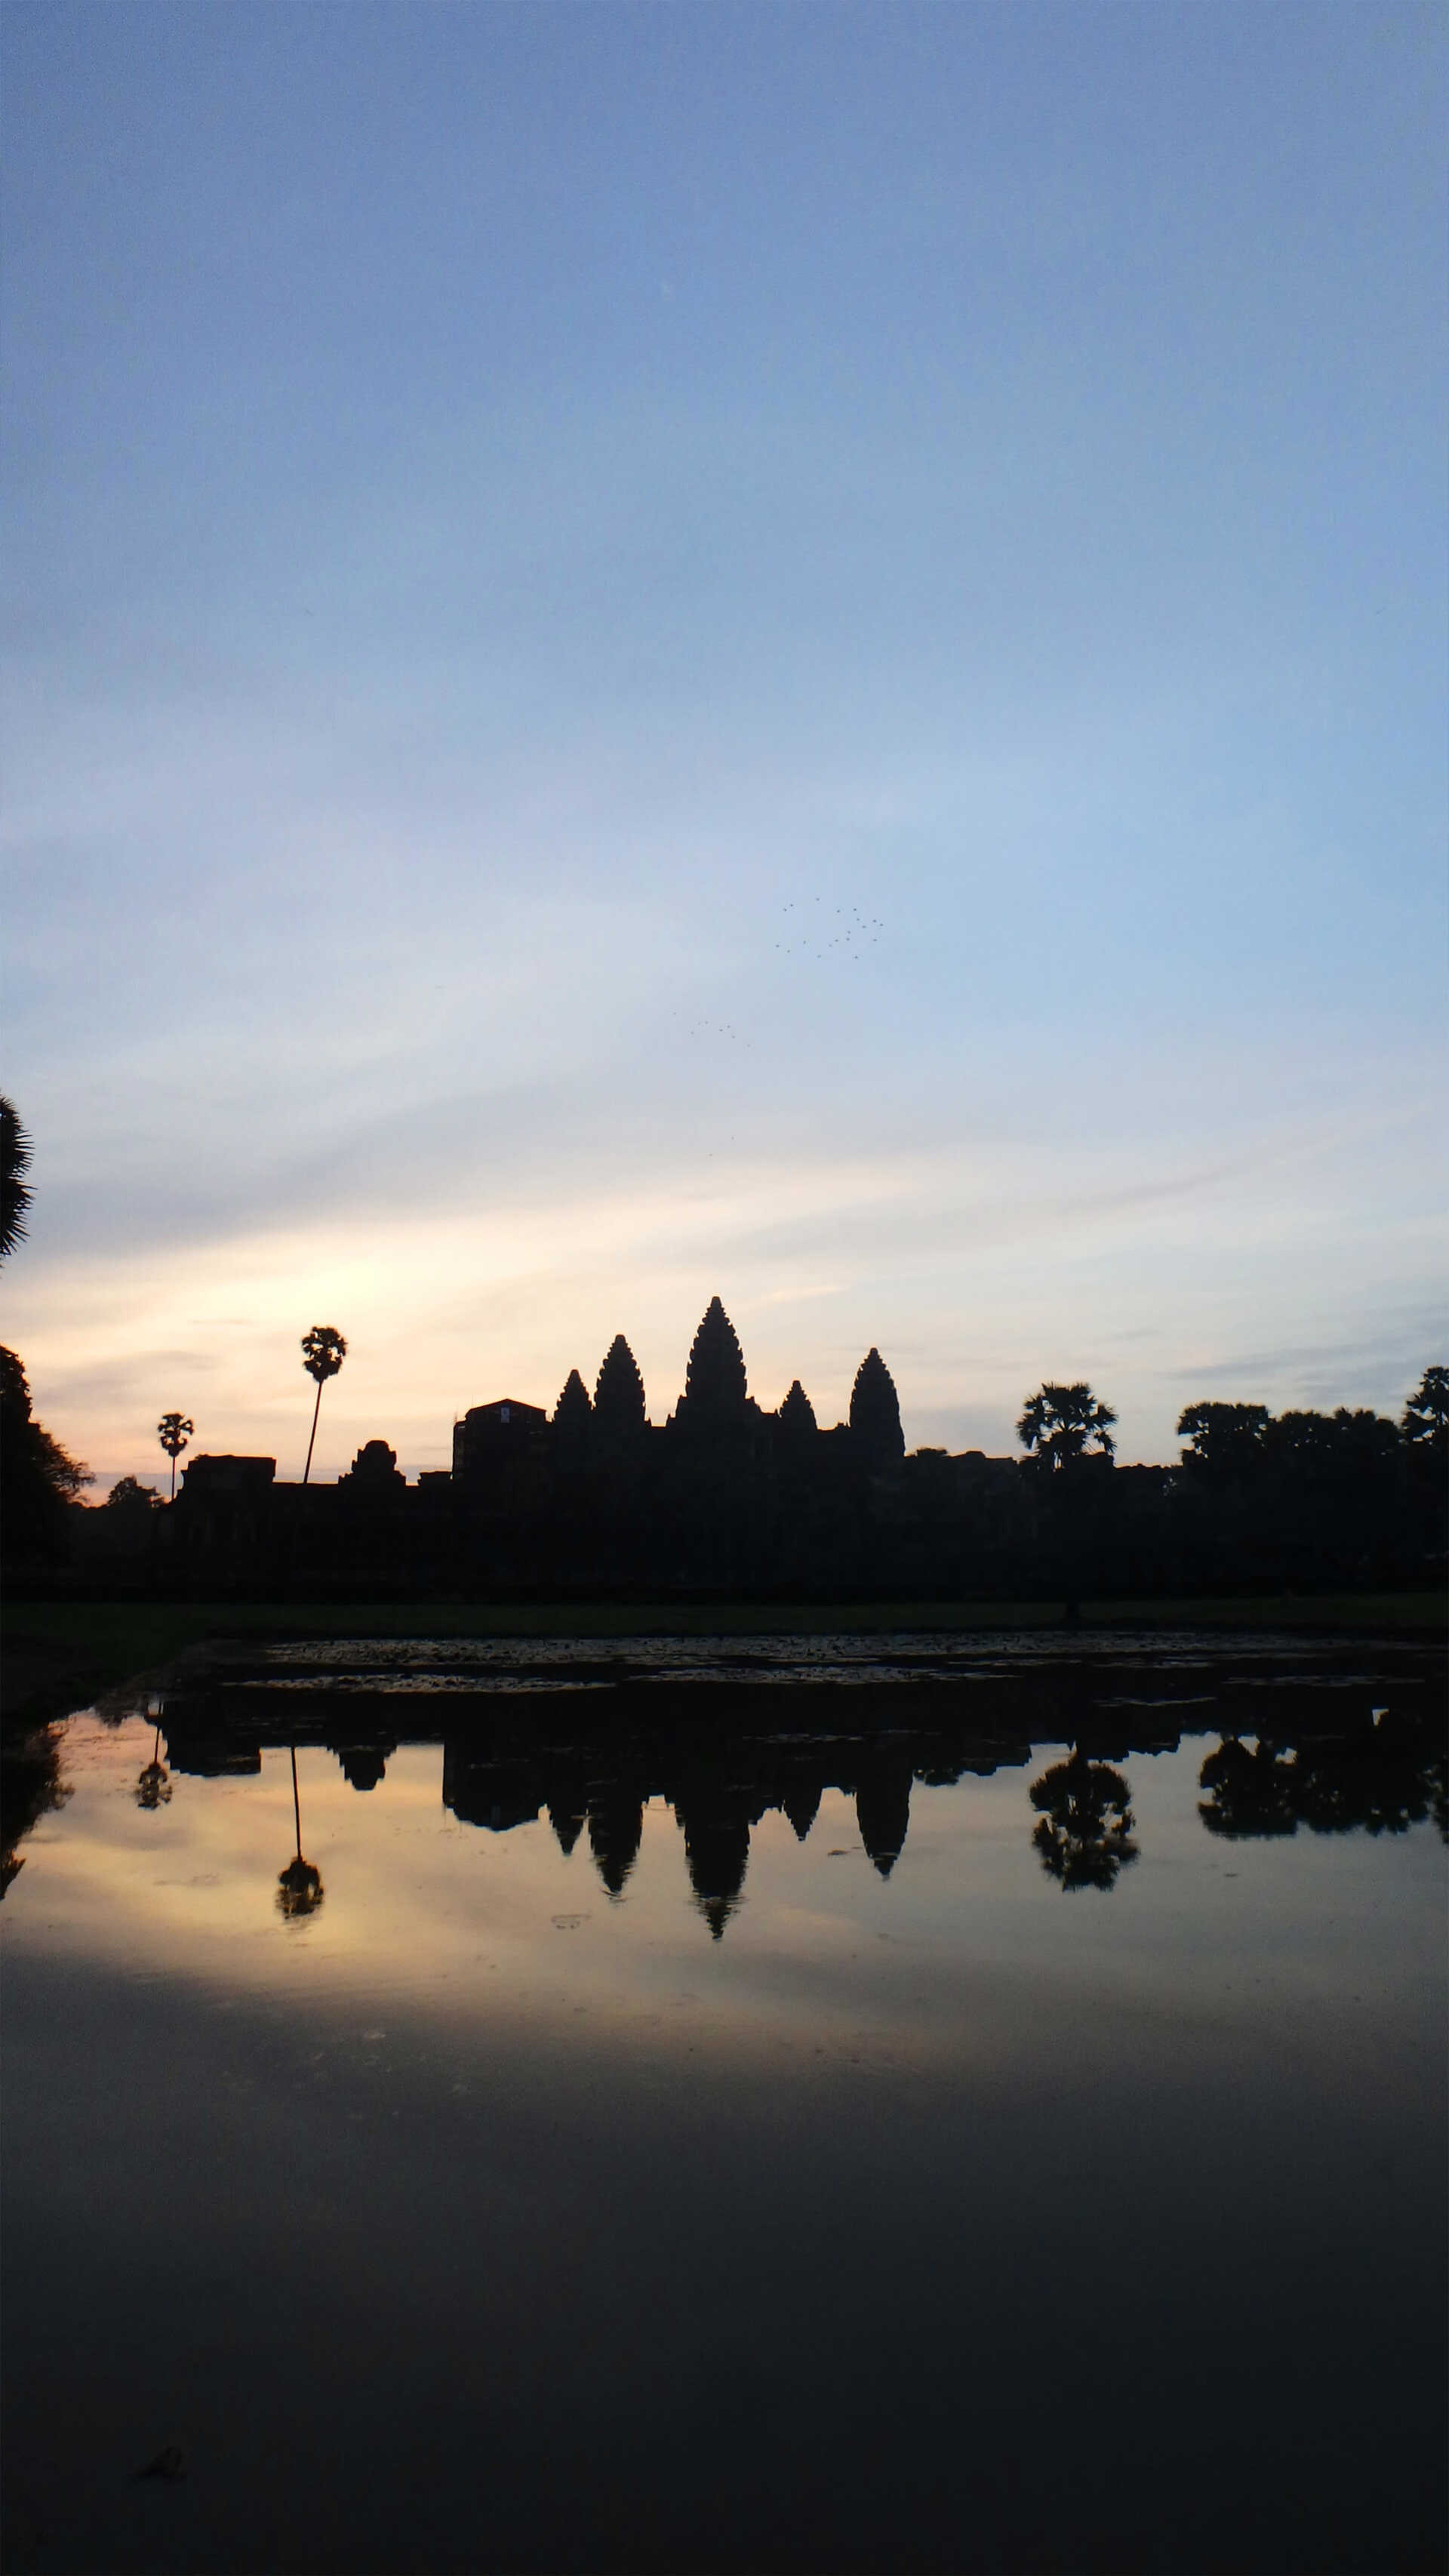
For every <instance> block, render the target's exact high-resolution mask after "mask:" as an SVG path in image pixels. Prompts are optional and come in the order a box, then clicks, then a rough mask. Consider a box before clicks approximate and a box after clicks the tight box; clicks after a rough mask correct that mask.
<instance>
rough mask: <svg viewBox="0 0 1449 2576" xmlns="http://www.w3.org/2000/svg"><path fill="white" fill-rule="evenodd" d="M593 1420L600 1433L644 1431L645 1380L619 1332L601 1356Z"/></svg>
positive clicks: (595, 1390)
mask: <svg viewBox="0 0 1449 2576" xmlns="http://www.w3.org/2000/svg"><path fill="white" fill-rule="evenodd" d="M594 1419H595V1421H596V1422H597V1423H598V1426H599V1429H600V1430H601V1431H613V1432H629V1431H642V1430H643V1429H644V1420H645V1417H644V1380H643V1379H642V1377H641V1376H640V1375H639V1365H638V1362H637V1361H636V1359H635V1357H634V1354H633V1352H632V1351H631V1350H630V1348H629V1345H628V1343H627V1342H626V1341H625V1339H624V1336H623V1334H622V1333H616V1334H615V1335H614V1338H613V1340H612V1341H611V1343H610V1344H609V1347H608V1349H607V1351H606V1352H605V1353H604V1364H603V1367H602V1368H601V1369H600V1371H599V1382H598V1384H597V1386H596V1387H595V1389H594Z"/></svg>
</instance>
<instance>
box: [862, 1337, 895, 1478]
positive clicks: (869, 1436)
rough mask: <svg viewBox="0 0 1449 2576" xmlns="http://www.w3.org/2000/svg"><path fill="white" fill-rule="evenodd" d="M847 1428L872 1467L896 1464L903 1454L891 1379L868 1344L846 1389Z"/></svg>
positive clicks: (887, 1370)
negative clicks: (847, 1400) (852, 1382)
mask: <svg viewBox="0 0 1449 2576" xmlns="http://www.w3.org/2000/svg"><path fill="white" fill-rule="evenodd" d="M850 1428H851V1430H852V1432H853V1433H854V1435H855V1439H856V1442H857V1444H858V1445H859V1447H860V1448H861V1449H862V1450H863V1451H864V1453H865V1456H866V1458H867V1459H868V1461H869V1463H870V1464H871V1466H873V1467H896V1466H899V1464H900V1462H901V1460H902V1458H904V1456H905V1454H906V1443H905V1434H904V1433H903V1432H902V1430H901V1408H900V1401H899V1399H898V1397H897V1395H896V1387H895V1380H894V1378H893V1377H892V1376H891V1373H890V1370H889V1369H888V1368H887V1367H886V1364H885V1361H884V1360H883V1359H882V1358H881V1355H880V1353H879V1351H878V1350H876V1349H875V1348H874V1346H873V1345H872V1347H871V1349H870V1350H868V1351H867V1352H866V1355H865V1357H864V1359H863V1360H862V1361H861V1364H860V1366H859V1368H858V1369H857V1370H856V1372H855V1384H854V1386H853V1387H852V1388H851V1390H850Z"/></svg>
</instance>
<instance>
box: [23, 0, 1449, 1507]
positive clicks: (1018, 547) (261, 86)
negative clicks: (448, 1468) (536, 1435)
mask: <svg viewBox="0 0 1449 2576" xmlns="http://www.w3.org/2000/svg"><path fill="white" fill-rule="evenodd" d="M3 45H4V73H5V80H4V94H5V98H6V101H7V124H8V129H9V131H8V140H7V151H6V155H5V165H6V166H5V173H4V182H3V185H4V225H5V242H6V258H5V269H4V277H3V288H0V291H3V298H4V306H3V311H4V353H5V360H4V362H5V371H6V386H5V393H6V404H5V409H6V427H5V441H6V444H5V450H4V454H5V475H4V512H5V519H4V530H3V538H4V546H5V557H6V561H7V564H8V566H9V571H10V579H9V582H8V584H7V605H6V609H5V626H4V635H3V653H4V675H5V691H6V705H7V719H6V724H7V746H8V750H7V767H8V787H7V792H6V797H5V814H4V852H5V855H4V865H5V888H6V890H5V898H4V910H5V920H6V928H7V936H6V939H5V974H6V996H5V1026H6V1034H7V1041H8V1043H7V1047H6V1050H5V1064H4V1069H3V1073H0V1081H3V1083H4V1087H5V1088H6V1089H7V1090H8V1091H9V1092H10V1093H11V1094H12V1096H13V1097H14V1098H15V1100H16V1102H17V1104H18V1106H19V1107H20V1109H21V1112H22V1115H23V1116H24V1117H25V1119H26V1120H27V1123H28V1124H29V1126H30V1127H31V1129H32V1131H33V1133H34V1137H35V1142H36V1149H37V1150H36V1166H35V1174H34V1178H35V1183H36V1189H37V1198H36V1206H35V1212H34V1220H33V1224H32V1232H31V1241H30V1243H29V1245H28V1246H27V1247H26V1248H25V1249H24V1250H23V1251H22V1252H21V1253H19V1254H17V1255H16V1256H15V1257H14V1258H13V1259H12V1261H11V1262H10V1263H9V1264H8V1265H7V1269H6V1274H5V1277H4V1280H3V1283H0V1285H3V1304H4V1310H5V1311H4V1319H3V1323H0V1331H3V1334H4V1338H5V1339H6V1340H7V1341H9V1342H11V1343H13V1344H14V1346H15V1347H17V1348H19V1349H20V1350H21V1352H22V1354H23V1355H24V1357H25V1358H26V1361H27V1364H28V1365H29V1367H30V1371H31V1376H32V1381H33V1384H34V1387H35V1390H36V1395H37V1401H38V1405H39V1408H40V1410H41V1411H42V1413H43V1415H44V1418H45V1419H46V1420H47V1421H48V1422H49V1423H50V1424H51V1426H52V1427H53V1428H54V1429H56V1430H57V1431H58V1432H59V1433H60V1434H61V1436H62V1437H64V1438H65V1439H66V1440H67V1442H68V1443H69V1444H70V1445H71V1446H72V1447H74V1448H76V1449H78V1450H79V1451H81V1452H82V1453H83V1454H84V1455H85V1456H87V1457H88V1458H90V1460H91V1461H92V1463H93V1464H94V1465H96V1466H97V1468H98V1469H99V1470H100V1473H101V1476H102V1479H103V1481H104V1480H107V1479H109V1477H110V1476H112V1475H114V1474H117V1473H120V1472H122V1471H123V1470H128V1469H136V1470H140V1471H143V1472H153V1473H155V1472H159V1467H160V1463H161V1462H159V1459H158V1456H157V1453H156V1452H155V1450H154V1445H153V1443H152V1439H151V1426H152V1424H153V1423H154V1421H155V1419H156V1417H157V1415H158V1414H159V1413H160V1412H161V1411H162V1410H163V1409H165V1408H167V1407H169V1406H172V1405H176V1406H179V1407H181V1408H182V1409H184V1410H185V1411H187V1412H189V1413H191V1414H192V1415H193V1417H194V1418H195V1420H196V1423H197V1446H198V1447H199V1448H201V1447H205V1448H211V1449H254V1448H257V1449H265V1450H267V1451H269V1452H273V1453H275V1454H276V1455H277V1457H278V1459H279V1466H280V1472H282V1473H284V1474H286V1473H295V1472H298V1471H299V1470H300V1462H301V1453H302V1448H303V1446H304V1444H305V1431H306V1416H307V1395H308V1388H307V1384H306V1381H305V1380H304V1379H303V1378H302V1375H301V1371H300V1363H299V1358H298V1353H297V1342H298V1338H299V1336H300V1334H301V1333H302V1331H303V1330H304V1329H305V1328H306V1327H307V1326H308V1325H309V1324H310V1323H312V1322H315V1321H319V1320H326V1321H330V1322H334V1323H336V1324H338V1325H340V1326H341V1328H342V1329H343V1330H344V1331H345V1332H347V1333H348V1335H349V1339H350V1341H351V1345H352V1349H351V1355H350V1357H349V1361H348V1365H347V1367H346V1369H345V1370H344V1372H343V1375H342V1377H341V1378H340V1379H339V1380H338V1381H337V1382H336V1385H335V1386H334V1387H332V1388H330V1389H329V1391H328V1396H327V1399H326V1403H325V1404H324V1408H323V1410H324V1417H326V1416H328V1415H329V1413H330V1417H331V1418H330V1422H329V1421H327V1420H326V1419H324V1435H323V1436H324V1448H325V1455H324V1454H323V1453H322V1452H319V1462H320V1464H321V1465H322V1467H323V1470H324V1472H335V1471H336V1470H337V1469H339V1468H341V1467H342V1466H344V1465H345V1464H346V1463H347V1461H348V1459H349V1458H350V1456H351V1453H352V1449H353V1448H354V1447H355V1446H356V1445H357V1442H358V1441H359V1440H361V1439H362V1438H364V1437H366V1436H370V1435H371V1434H373V1433H381V1434H383V1435H384V1436H385V1437H387V1438H388V1439H390V1440H392V1441H393V1443H394V1445H395V1446H396V1447H397V1448H398V1450H399V1453H400V1457H401V1459H402V1462H403V1463H404V1465H405V1466H407V1467H408V1468H409V1470H410V1471H412V1470H415V1469H416V1468H417V1467H419V1466H423V1465H429V1464H437V1463H441V1462H442V1461H443V1460H444V1459H445V1458H446V1456H447V1454H448V1446H449V1436H450V1426H451V1422H452V1418H453V1415H454V1412H455V1411H456V1410H458V1409H461V1408H462V1407H463V1406H466V1405H467V1404H469V1403H473V1402H478V1401H482V1400H484V1399H486V1398H487V1397H489V1396H490V1395H498V1394H503V1393H511V1394H514V1395H517V1396H520V1397H526V1398H531V1399H532V1400H534V1401H540V1402H548V1403H551V1402H552V1401H553V1399H554V1397H555V1396H556V1394H557V1392H558V1389H559V1387H560V1385H561V1384H562V1382H563V1378H564V1376H565V1374H566V1373H567V1370H568V1369H569V1368H570V1367H571V1366H573V1365H575V1364H577V1365H578V1366H579V1367H581V1368H582V1369H583V1371H584V1373H585V1375H586V1376H588V1377H592V1375H593V1373H594V1371H595V1370H596V1368H597V1366H598V1362H599V1359H600V1357H601V1356H602V1353H603V1351H604V1349H605V1347H606V1346H607V1344H608V1342H609V1340H610V1339H611V1337H612V1335H613V1334H614V1332H615V1331H617V1330H620V1329H622V1330H624V1331H625V1332H627V1333H628V1335H629V1337H630V1339H631V1342H632V1343H633V1345H634V1348H635V1350H636V1352H637V1354H638V1356H639V1359H640V1362H641V1366H642V1368H643V1371H644V1376H645V1383H646V1388H647V1391H648V1397H649V1402H650V1409H651V1412H652V1413H653V1415H654V1416H655V1418H656V1419H662V1418H663V1416H664V1414H665V1412H666V1411H667V1410H668V1409H669V1407H670V1406H671V1405H672V1403H673V1401H674V1400H675V1397H676V1396H677V1394H678V1391H679V1389H680V1387H681V1385H682V1382H683V1368H684V1360H685V1356H686V1352H687V1348H688V1342H689V1337H690V1334H691V1332H692V1329H693V1325H694V1323H695V1321H696V1320H697V1317H698V1315H699V1313H700V1312H701V1311H702V1309H703V1306H704V1304H705V1302H706V1300H707V1298H708V1297H709V1296H710V1295H711V1294H712V1293H714V1291H716V1290H718V1291H719V1292H720V1293H721V1294H722V1295H723V1297H724V1299H725V1303H726V1305H727V1306H728V1307H729V1309H730V1311H731V1313H732V1314H733V1316H734V1318H735V1321H736V1324H737V1326H738V1327H739V1330H740V1334H741V1338H742V1341H743V1343H744V1347H745V1352H746V1358H747V1361H748V1363H749V1367H750V1374H751V1385H752V1390H753V1391H754V1392H755V1393H756V1394H757V1395H758V1396H759V1397H760V1399H761V1400H762V1401H763V1402H766V1403H774V1402H777V1401H778V1400H779V1397H780V1395H781V1394H782V1393H783V1392H784V1389H785V1387H786V1386H787V1385H788V1383H789V1381H790V1379H791V1378H792V1377H793V1376H794V1375H796V1374H797V1373H798V1374H799V1375H800V1376H801V1377H802V1378H803V1379H804V1382H805V1384H806V1386H807V1388H808V1390H809V1391H810V1393H811V1395H812V1397H813V1398H814V1400H815V1402H816V1405H817V1409H818V1411H819V1412H820V1414H821V1417H822V1418H823V1419H826V1420H831V1419H834V1418H836V1416H837V1415H838V1414H839V1413H840V1412H841V1411H842V1410H843V1409H844V1406H845V1403H846V1401H847V1399H848V1394H849V1386H850V1380H851V1376H852V1375H853V1372H854V1367H855V1364H856V1362H857V1360H858V1359H859V1356H860V1354H861V1352H862V1351H863V1350H864V1349H865V1348H866V1346H867V1345H868V1344H869V1343H871V1342H875V1343H878V1344H879V1346H880V1347H881V1349H882V1351H883V1352H884V1353H885V1355H886V1357H887V1359H888V1361H889V1362H890V1364H891V1366H892V1368H893V1370H894V1372H895V1375H896V1378H897V1382H898V1384H899V1386H900V1390H901V1395H902V1403H903V1411H904V1415H905V1422H906V1430H907V1437H908V1439H910V1440H912V1441H928V1440H935V1441H945V1442H947V1443H949V1445H950V1446H952V1447H961V1446H965V1445H968V1444H969V1445H983V1446H985V1447H987V1448H988V1449H1001V1448H1005V1447H1007V1446H1008V1445H1009V1444H1010V1439H1011V1424H1012V1422H1013V1420H1014V1418H1015V1415H1016V1413H1017V1412H1018V1411H1019V1410H1020V1405H1021V1401H1022V1399H1023V1398H1024V1396H1025V1395H1026V1394H1027V1393H1028V1392H1029V1391H1030V1389H1031V1388H1032V1387H1033V1386H1034V1385H1035V1384H1036V1383H1037V1382H1038V1381H1039V1380H1040V1379H1041V1378H1043V1377H1044V1376H1064V1375H1065V1376H1069V1377H1078V1376H1087V1377H1090V1379H1091V1380H1092V1382H1093V1384H1094V1386H1095V1387H1096V1388H1097V1390H1098V1392H1099V1393H1100V1394H1102V1395H1104V1396H1106V1397H1107V1398H1108V1399H1109V1400H1110V1401H1112V1402H1113V1403H1114V1404H1115V1405H1116V1406H1117V1409H1118V1412H1119V1415H1120V1417H1121V1452H1122V1454H1123V1455H1124V1456H1127V1457H1135V1456H1142V1457H1163V1456H1169V1455H1171V1454H1173V1441H1172V1428H1173V1424H1174V1422H1175V1420H1176V1415H1177V1412H1178V1410H1179V1409H1180V1407H1181V1406H1182V1404H1183V1403H1184V1402H1186V1401H1188V1400H1190V1399H1191V1398H1192V1397H1194V1396H1197V1395H1203V1394H1222V1395H1228V1394H1240V1395H1242V1396H1245V1397H1252V1398H1256V1399H1262V1400H1266V1401H1268V1402H1270V1403H1272V1404H1274V1405H1275V1406H1284V1405H1287V1404H1290V1403H1302V1402H1310V1403H1333V1402H1339V1401H1348V1402H1365V1403H1376V1404H1379V1405H1381V1406H1384V1407H1387V1408H1390V1409H1393V1410H1397V1408H1398V1406H1399V1404H1400V1402H1401V1401H1402V1396H1403V1393H1404V1391H1405V1389H1406V1387H1407V1386H1408V1385H1410V1384H1412V1382H1413V1381H1414V1380H1415V1379H1416V1378H1417V1376H1418V1374H1419V1371H1420V1370H1421V1369H1422V1367H1423V1366H1424V1365H1425V1363H1426V1362H1427V1361H1428V1360H1430V1359H1431V1358H1434V1357H1436V1356H1443V1351H1442V1343H1443V1335H1444V1320H1443V1281H1444V1258H1443V1229H1442V1225H1441V1222H1440V1217H1439V1211H1440V1209H1441V1208H1442V1205H1443V1196H1444V1191H1443V1183H1444V1157H1443V1150H1442V1146H1441V1144H1440V1142H1439V1134H1438V1131H1439V1128H1440V1126H1441V1125H1442V1123H1443V1122H1442V1097H1443V1084H1442V1075H1443V1067H1442V1056H1443V1044H1442V1032H1443V991H1444V958H1445V926H1446V925H1445V899H1444V870H1443V852H1444V832H1445V821H1446V779H1445V747H1444V723H1443V705H1444V683H1445V677H1446V672H1445V658H1446V657H1445V633H1446V617H1445V609H1446V578H1445V561H1444V542H1445V541H1444V511H1443V497H1444V495H1443V481H1444V476H1443V461H1442V460H1443V453H1444V428H1445V366H1444V358H1445V330H1444V319H1445V252H1444V243H1445V238H1446V234H1445V214H1446V205H1445V193H1446V192H1445V184H1444V171H1443V155H1442V130H1443V111H1444V105H1445V88H1446V81H1445V54H1446V47H1445V35H1444V21H1443V19H1442V17H1441V16H1440V15H1439V13H1438V12H1437V11H1435V10H1430V9H1427V8H1419V7H1417V6H1403V7H1400V6H1393V5H1383V6H1375V7H1373V8H1368V9H1366V8H1363V7H1359V6H1353V7H1347V8H1338V7H1334V6H1318V7H1312V8H1297V7H1294V6H1291V5H1287V6H1275V7H1274V8H1273V9H1271V10H1265V9H1263V8H1262V7H1261V6H1256V5H1255V6H1252V7H1245V8H1239V7H1236V6H1232V5H1221V6H1214V7H1213V8H1211V9H1197V8H1184V9H1170V8H1169V9H1164V8H1162V7H1160V6H1152V7H1147V8H1141V9H1139V8H1135V7H1119V6H1112V5H1107V6H1102V7H1096V8H1090V9H1087V8H1083V7H1081V6H1079V5H1078V6H1073V7H1069V8H1057V7H1035V8H1034V7H1031V6H1012V7H1009V8H1007V7H1001V8H981V9H974V10H973V9H970V8H967V7H936V6H914V7H913V6H900V5H894V6H891V7H889V8H876V7H862V6H852V5H848V0H832V5H830V6H829V7H816V6H813V5H776V6H770V7H760V6H756V5H753V0H730V4H729V5H728V6H720V7H716V6H713V5H689V0H683V5H676V6H671V7H663V6H652V7H647V8H634V7H630V6H620V5H613V0H599V5H592V6H574V5H559V0H549V5H547V6H545V5H542V0H539V5H533V6H526V7H507V8H501V7H490V6H486V5H481V4H480V5H470V6H454V5H444V4H443V0H434V5H424V0H408V5H405V6H384V7H374V6H367V5H359V0H347V5H345V6H341V7H333V6H329V5H325V0H309V6H308V7H307V8H305V9H297V8H295V7H292V6H287V7H281V8H274V7H270V6H268V5H265V0H248V5H247V6H246V7H244V8H243V7H239V6H238V7H228V8H214V9H213V8H200V7H190V8H181V7H167V8H153V7H149V6H134V5H131V0H110V5H109V6H108V7H107V8H106V9H104V10H96V9H94V8H91V7H89V6H86V7H77V8H72V7H69V6H67V5H64V0H45V5H43V6H41V5H36V4H35V0H11V5H10V7H9V9H8V10H7V12H6V16H5V23H4V30H3ZM294 1452H295V1453H296V1454H295V1455H294V1454H293V1453H294Z"/></svg>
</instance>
